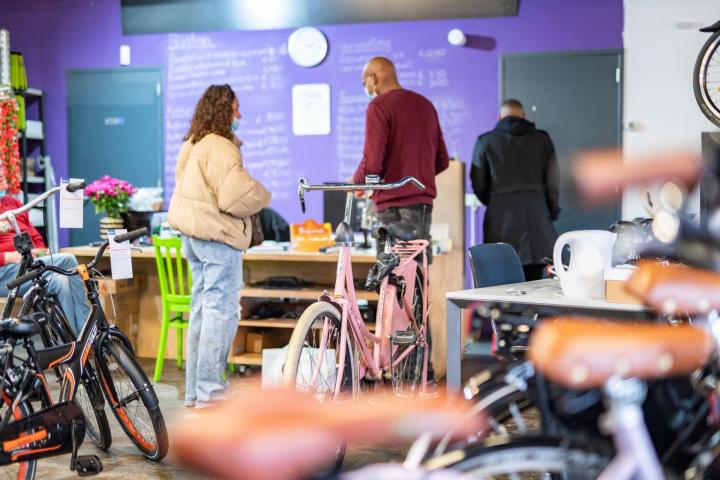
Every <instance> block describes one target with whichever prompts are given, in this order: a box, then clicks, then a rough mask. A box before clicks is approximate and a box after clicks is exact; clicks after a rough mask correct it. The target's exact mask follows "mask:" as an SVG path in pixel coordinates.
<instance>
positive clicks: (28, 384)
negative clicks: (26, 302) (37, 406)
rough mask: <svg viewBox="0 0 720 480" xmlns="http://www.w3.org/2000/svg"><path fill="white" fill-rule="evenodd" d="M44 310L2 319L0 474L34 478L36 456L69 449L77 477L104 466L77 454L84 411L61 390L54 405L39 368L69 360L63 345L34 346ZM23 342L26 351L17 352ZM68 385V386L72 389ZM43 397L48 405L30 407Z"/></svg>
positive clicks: (69, 357) (21, 479)
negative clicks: (54, 346) (40, 348)
mask: <svg viewBox="0 0 720 480" xmlns="http://www.w3.org/2000/svg"><path fill="white" fill-rule="evenodd" d="M42 315H43V314H41V313H40V314H33V315H29V316H26V317H22V318H21V319H14V318H9V319H4V320H2V321H0V373H1V375H2V376H1V377H0V379H1V380H2V388H1V389H0V445H1V446H2V448H1V449H0V478H8V479H17V480H32V479H33V478H35V474H36V471H37V460H39V459H42V458H47V457H51V456H56V455H63V454H67V453H71V454H72V456H71V460H70V469H71V470H74V471H76V472H77V473H78V474H79V475H81V476H87V475H94V474H98V473H100V472H101V471H102V462H101V461H100V459H99V458H98V457H97V456H95V455H85V456H78V455H77V452H78V449H79V448H80V445H81V444H82V442H83V439H84V438H85V415H84V414H83V411H82V410H81V409H80V408H79V407H78V406H77V405H76V404H75V402H73V401H71V400H70V395H68V394H65V395H64V396H63V397H62V401H60V402H58V403H56V404H53V403H52V402H51V401H49V400H48V399H49V398H50V392H49V389H48V386H47V382H46V380H45V376H44V374H43V371H44V370H46V369H48V368H50V367H51V366H52V365H54V364H62V365H67V364H68V363H70V362H72V361H73V356H72V355H70V356H68V355H67V353H68V352H67V351H66V350H67V348H68V347H69V348H70V349H71V350H72V349H74V347H73V346H70V345H68V346H66V348H62V347H61V348H50V349H43V350H35V345H34V343H33V340H32V337H33V335H36V334H38V333H40V323H41V318H39V317H41V316H42ZM18 345H21V346H22V347H24V349H25V355H24V356H22V357H21V356H19V355H16V354H15V350H16V347H17V346H18ZM71 390H72V389H68V390H67V391H68V392H70V391H71ZM38 397H41V398H45V400H44V401H43V402H42V403H43V404H44V405H45V404H48V403H50V406H48V407H46V408H43V409H42V410H40V411H38V412H34V409H33V404H32V400H33V399H35V398H38Z"/></svg>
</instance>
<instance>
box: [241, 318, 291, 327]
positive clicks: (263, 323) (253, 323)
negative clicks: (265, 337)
mask: <svg viewBox="0 0 720 480" xmlns="http://www.w3.org/2000/svg"><path fill="white" fill-rule="evenodd" d="M296 324H297V320H293V319H291V318H287V319H286V318H263V319H261V320H259V319H254V318H252V319H247V320H240V321H239V322H238V326H239V327H260V328H295V325H296Z"/></svg>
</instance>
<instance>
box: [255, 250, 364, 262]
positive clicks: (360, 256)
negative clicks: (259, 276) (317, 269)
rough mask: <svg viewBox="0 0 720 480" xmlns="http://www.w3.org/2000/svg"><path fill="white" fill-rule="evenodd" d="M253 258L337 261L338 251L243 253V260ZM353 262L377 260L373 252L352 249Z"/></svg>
mask: <svg viewBox="0 0 720 480" xmlns="http://www.w3.org/2000/svg"><path fill="white" fill-rule="evenodd" d="M245 260H255V261H262V262H320V263H337V260H338V253H337V252H330V253H321V252H297V251H294V250H288V251H263V250H253V249H252V248H251V249H249V250H248V251H247V252H245V253H244V254H243V261H245ZM352 261H353V263H355V264H361V263H363V264H369V265H372V264H373V263H375V262H376V261H377V258H376V257H375V254H374V253H368V251H367V250H364V251H357V252H356V251H353V258H352Z"/></svg>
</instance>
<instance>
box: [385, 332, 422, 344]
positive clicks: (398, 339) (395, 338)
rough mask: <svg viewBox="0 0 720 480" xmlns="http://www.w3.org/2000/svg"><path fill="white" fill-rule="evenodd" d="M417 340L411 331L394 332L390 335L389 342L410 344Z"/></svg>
mask: <svg viewBox="0 0 720 480" xmlns="http://www.w3.org/2000/svg"><path fill="white" fill-rule="evenodd" d="M416 341H417V335H416V334H415V332H413V331H411V330H410V331H403V332H395V333H393V334H392V335H390V342H391V343H392V344H393V345H412V344H414V343H415V342H416Z"/></svg>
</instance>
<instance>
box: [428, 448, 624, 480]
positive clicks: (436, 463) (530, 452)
mask: <svg viewBox="0 0 720 480" xmlns="http://www.w3.org/2000/svg"><path fill="white" fill-rule="evenodd" d="M563 443H564V442H563V441H562V440H559V439H552V438H532V437H527V438H519V439H508V440H507V441H505V442H504V443H502V442H499V441H496V442H493V443H491V444H488V445H478V446H474V447H470V448H467V449H465V450H463V455H458V454H457V453H458V452H450V453H448V454H447V455H441V456H439V457H435V458H433V459H431V460H428V462H427V463H426V464H425V467H426V468H428V469H430V470H438V469H452V470H455V471H459V472H462V473H464V474H469V475H470V477H472V478H483V479H488V480H491V479H497V480H500V479H503V480H504V479H507V478H512V479H518V480H520V479H522V480H525V479H528V480H529V479H537V478H552V479H555V478H557V479H562V478H572V479H573V480H594V479H596V478H598V476H599V475H600V473H602V471H603V470H604V469H605V467H607V465H608V464H609V463H610V456H609V455H608V454H605V453H604V452H594V451H591V450H589V449H585V448H579V447H573V446H566V445H564V444H563Z"/></svg>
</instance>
